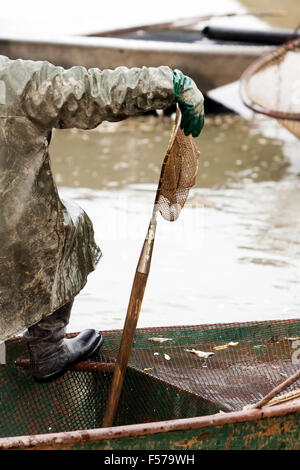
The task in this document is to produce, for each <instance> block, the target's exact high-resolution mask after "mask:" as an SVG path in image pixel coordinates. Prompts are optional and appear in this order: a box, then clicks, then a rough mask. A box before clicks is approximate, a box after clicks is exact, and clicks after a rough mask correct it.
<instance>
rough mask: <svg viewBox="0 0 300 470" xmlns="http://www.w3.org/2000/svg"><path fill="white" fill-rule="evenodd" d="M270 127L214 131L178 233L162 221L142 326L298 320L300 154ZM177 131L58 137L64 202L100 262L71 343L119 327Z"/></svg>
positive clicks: (244, 125) (208, 131)
mask: <svg viewBox="0 0 300 470" xmlns="http://www.w3.org/2000/svg"><path fill="white" fill-rule="evenodd" d="M269 122H270V121H269V120H265V121H264V120H262V119H258V120H256V121H253V122H247V121H245V120H243V119H242V118H239V117H233V116H232V117H231V116H217V117H215V118H208V119H207V121H206V126H205V130H204V131H203V133H202V135H201V137H200V138H198V139H197V145H198V147H199V150H200V151H201V157H200V166H199V175H198V180H197V185H196V187H195V188H194V189H193V190H192V191H191V195H190V199H189V202H188V204H187V205H186V207H185V208H184V210H183V212H182V213H181V216H180V219H179V220H178V221H177V222H175V223H170V222H166V221H164V220H163V219H162V218H160V219H159V224H158V233H157V238H156V242H155V249H154V255H153V262H152V267H151V273H150V276H149V281H148V285H147V289H146V294H145V299H144V303H143V309H142V313H141V316H140V321H139V326H158V325H170V324H178V325H179V324H199V323H213V322H231V321H246V320H262V319H277V318H293V317H298V316H299V311H298V309H299V305H300V297H299V294H298V292H299V275H298V273H299V268H300V240H299V235H298V233H299V228H300V218H299V212H298V211H299V206H300V178H299V175H300V158H299V155H300V144H299V143H298V141H297V140H296V139H295V138H294V137H292V136H290V135H289V134H288V133H287V132H286V133H283V134H282V131H280V132H279V130H280V129H281V128H280V127H279V125H276V124H274V123H273V121H272V125H271V126H270V125H269ZM264 123H265V128H264V127H263V124H264ZM171 126H172V121H171V119H170V118H168V117H157V118H155V117H152V116H150V117H144V118H137V119H131V120H128V121H125V122H122V123H116V124H109V123H105V124H104V125H102V126H100V127H99V128H98V129H96V130H94V131H89V132H84V131H74V130H72V131H56V132H55V133H54V136H53V141H52V144H51V151H52V166H53V171H54V174H55V178H56V181H57V184H58V186H59V189H60V193H61V195H62V196H63V197H70V198H72V199H74V200H75V201H76V202H77V203H78V204H79V205H80V206H82V207H83V208H84V209H85V210H86V212H87V213H88V214H89V216H90V218H91V219H92V221H93V223H94V228H95V234H96V240H97V242H98V243H99V245H100V247H101V249H102V250H103V253H104V256H103V259H102V260H101V261H100V263H99V265H98V268H97V270H96V271H95V272H94V273H92V274H91V275H90V276H89V281H88V284H87V285H86V287H85V288H84V290H83V291H82V292H81V293H80V295H79V296H78V297H77V300H76V303H75V306H74V311H73V315H72V320H71V323H70V326H69V331H77V330H80V329H82V328H85V327H95V328H100V329H101V328H102V329H110V328H122V327H123V322H124V319H125V315H126V309H127V303H128V298H129V293H130V288H131V284H132V280H133V276H134V272H135V267H136V263H137V260H138V257H139V253H140V250H141V246H142V243H143V239H144V236H145V232H146V229H147V225H148V220H149V216H150V214H151V209H152V203H153V199H154V196H155V189H156V184H157V181H158V177H159V172H160V165H161V162H162V158H163V156H164V154H165V150H166V147H167V143H168V139H169V134H170V129H171Z"/></svg>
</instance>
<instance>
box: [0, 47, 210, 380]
mask: <svg viewBox="0 0 300 470" xmlns="http://www.w3.org/2000/svg"><path fill="white" fill-rule="evenodd" d="M176 102H178V103H179V106H180V108H181V111H182V124H181V127H182V128H183V130H184V132H185V134H186V135H189V134H191V135H192V136H194V137H197V136H198V135H199V133H200V131H201V129H202V127H203V124H204V110H203V96H202V94H201V92H200V91H199V90H198V88H197V87H196V85H195V83H194V82H193V80H191V79H190V78H189V77H187V76H185V75H183V73H182V72H181V71H179V70H171V69H170V68H169V67H166V66H161V67H157V68H152V67H151V68H147V67H142V68H131V69H128V68H126V67H118V68H116V69H115V70H102V71H101V70H99V69H97V68H92V69H89V70H86V69H85V68H84V67H79V66H78V67H72V68H70V69H69V70H65V69H63V68H62V67H57V66H54V65H52V64H51V63H49V62H43V61H39V62H34V61H30V60H20V59H18V60H10V59H9V58H7V57H4V56H0V342H1V341H4V340H6V339H8V338H10V337H11V336H13V335H15V334H19V333H21V332H24V330H25V329H26V328H27V330H26V332H25V334H24V336H25V338H26V340H27V345H28V349H29V356H30V368H31V372H32V375H33V378H34V380H36V381H48V380H52V379H53V378H55V377H57V376H58V375H60V374H62V373H63V372H64V371H65V370H66V369H67V368H68V367H69V366H70V365H71V364H74V363H76V362H78V361H80V360H83V359H84V358H87V357H89V356H91V355H92V354H93V353H95V352H96V351H97V350H98V348H99V347H100V346H101V344H102V342H103V338H102V335H101V333H99V332H97V331H95V330H92V329H87V330H84V331H82V332H81V333H80V334H79V335H77V336H76V337H73V338H67V339H66V338H65V335H66V326H67V324H68V322H69V318H70V313H71V309H72V305H73V301H74V297H75V296H76V295H77V294H78V293H79V292H80V291H81V289H82V288H83V287H84V285H85V284H86V281H87V276H88V274H89V273H90V272H91V271H93V270H94V269H95V267H96V264H97V262H98V261H99V259H100V257H101V251H100V249H99V248H98V246H97V245H96V243H95V241H94V232H93V227H92V223H91V221H90V219H89V218H88V216H87V215H86V214H85V213H84V211H83V210H81V209H80V208H79V207H77V206H76V205H74V204H73V203H71V202H67V201H65V200H62V199H60V198H59V195H58V192H57V187H56V185H55V182H54V180H53V176H52V172H51V167H50V161H49V145H50V140H51V133H52V129H54V128H55V129H69V128H73V127H74V128H79V129H94V128H95V127H97V126H98V125H99V124H101V122H103V121H110V122H115V121H121V120H123V119H126V118H128V117H130V116H137V115H139V114H141V113H144V112H146V111H150V110H156V109H165V108H168V107H170V106H171V105H173V104H174V103H176Z"/></svg>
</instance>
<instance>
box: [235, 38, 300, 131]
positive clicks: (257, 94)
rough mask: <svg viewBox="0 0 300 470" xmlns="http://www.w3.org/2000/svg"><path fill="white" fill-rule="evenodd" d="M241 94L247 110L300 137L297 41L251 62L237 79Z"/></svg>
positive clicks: (299, 72) (298, 55)
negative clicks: (273, 119) (279, 124)
mask: <svg viewBox="0 0 300 470" xmlns="http://www.w3.org/2000/svg"><path fill="white" fill-rule="evenodd" d="M240 92H241V97H242V100H243V102H244V103H245V105H246V106H247V107H248V108H250V109H252V110H253V111H255V112H257V113H261V114H264V115H266V116H269V117H272V118H275V119H277V120H278V121H279V122H280V123H281V124H282V125H283V126H284V127H286V128H287V129H288V130H289V131H290V132H292V133H293V134H294V135H295V136H297V137H298V138H300V39H295V40H291V41H289V42H287V43H286V44H284V45H282V46H280V47H278V48H277V49H276V50H275V51H273V52H271V53H268V54H267V55H265V56H263V57H261V58H259V59H258V60H256V61H255V62H253V63H252V64H251V65H250V66H249V67H248V68H247V69H246V71H245V72H244V73H243V75H242V77H241V79H240Z"/></svg>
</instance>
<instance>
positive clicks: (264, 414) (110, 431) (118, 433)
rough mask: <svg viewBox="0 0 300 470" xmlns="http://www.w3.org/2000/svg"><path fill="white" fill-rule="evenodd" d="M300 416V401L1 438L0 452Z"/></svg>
mask: <svg viewBox="0 0 300 470" xmlns="http://www.w3.org/2000/svg"><path fill="white" fill-rule="evenodd" d="M297 413H300V400H299V399H297V400H293V402H291V403H289V404H283V405H282V404H281V405H275V406H272V407H266V408H262V409H254V410H242V411H235V412H230V413H225V414H223V413H218V414H213V415H208V416H199V417H194V418H183V419H175V420H168V421H156V422H153V423H141V424H130V425H125V426H115V427H109V428H96V429H87V430H77V431H69V432H59V433H49V434H34V435H28V436H14V437H4V438H0V449H1V450H9V449H25V448H27V449H34V448H38V447H45V446H50V447H53V448H55V447H61V446H71V445H73V444H78V443H80V444H82V443H88V442H96V441H105V440H112V439H126V438H137V437H143V436H146V435H152V434H158V433H166V432H173V431H189V430H197V429H202V428H204V427H218V426H224V425H227V424H235V423H241V422H247V421H258V420H262V419H267V418H273V417H280V416H286V415H289V414H297Z"/></svg>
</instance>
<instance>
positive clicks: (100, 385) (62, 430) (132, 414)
mask: <svg viewBox="0 0 300 470" xmlns="http://www.w3.org/2000/svg"><path fill="white" fill-rule="evenodd" d="M185 328H186V330H187V331H188V330H189V329H191V328H193V330H194V331H196V335H197V337H199V338H200V337H201V335H202V334H203V335H204V336H205V337H206V338H208V337H209V335H211V337H213V335H215V334H216V332H217V334H218V338H219V340H220V341H221V342H224V341H228V339H236V338H237V337H238V338H240V340H241V341H245V343H244V345H245V344H249V338H251V336H253V335H254V334H255V333H257V332H258V331H261V330H264V332H265V333H264V334H266V335H267V337H268V338H269V337H270V335H271V338H275V341H276V342H277V341H278V351H280V354H282V358H283V359H284V354H285V353H284V349H285V347H284V344H283V342H281V339H280V338H279V337H278V336H276V337H274V334H275V333H276V332H277V333H278V331H279V329H280V331H281V332H282V335H283V338H285V341H286V338H287V337H286V335H287V336H288V340H290V339H291V338H296V337H298V336H299V333H300V321H297V320H293V321H286V322H278V321H276V322H258V323H257V322H252V323H246V324H244V325H243V324H228V325H225V326H224V325H219V326H218V325H202V326H199V327H185ZM158 330H159V331H158ZM166 331H168V333H169V334H170V331H172V336H173V338H174V342H175V341H177V339H176V331H177V328H176V327H173V328H172V330H170V329H168V330H167V329H166V328H160V329H155V333H156V334H159V335H162V336H164V335H166ZM177 333H178V341H179V340H180V339H181V338H182V336H183V334H182V327H181V328H180V329H178V332H177ZM149 335H152V336H153V332H152V330H151V329H141V330H137V336H136V338H135V347H136V348H139V347H140V346H141V345H144V344H145V342H146V343H148V344H149V342H148V341H147V339H148V338H149ZM120 337H121V331H111V332H104V345H106V346H105V347H106V348H107V351H108V350H111V348H113V349H114V350H117V348H118V344H119V341H120ZM268 341H269V340H268ZM272 341H273V340H272ZM156 347H157V346H155V348H156ZM243 347H244V346H243ZM272 348H273V346H272V345H271V346H270V350H269V351H268V354H267V356H268V357H270V361H271V367H277V366H275V365H274V364H275V362H274V356H272V355H270V354H269V353H270V351H271V350H272ZM236 351H237V350H236V349H235V352H234V354H235V357H237V354H238V353H237V352H236ZM249 351H250V350H248V352H246V354H247V357H250V356H249ZM255 351H257V353H255V354H257V355H258V356H257V357H261V354H262V351H261V350H259V349H257V350H255ZM289 351H292V350H291V349H289ZM26 355H27V352H26V346H25V343H24V340H23V339H22V338H15V339H12V340H10V341H8V342H7V343H6V364H3V365H0V384H1V387H0V402H1V407H0V449H103V450H117V449H124V450H137V449H140V450H154V449H157V450H159V449H160V450H167V449H170V450H188V449H189V450H200V449H215V450H221V449H293V450H296V449H300V442H299V432H300V419H299V418H300V400H299V399H295V400H293V401H290V402H287V403H282V404H277V405H275V406H269V407H265V408H263V409H262V410H257V409H252V410H241V411H233V412H224V409H225V408H224V407H222V406H221V405H220V403H218V402H217V401H216V402H212V401H210V400H208V399H204V398H203V397H199V396H196V395H195V394H193V393H191V392H188V391H186V390H183V389H180V388H179V387H178V386H176V385H175V386H174V385H172V384H170V383H167V382H166V381H165V380H161V379H158V378H156V377H155V376H150V373H147V372H145V371H139V370H138V369H136V368H135V367H132V366H130V367H129V368H128V370H127V374H126V380H125V385H124V389H123V393H122V396H121V402H120V408H121V410H122V412H120V415H119V417H118V420H117V422H116V426H114V427H111V428H101V423H102V418H103V414H104V411H105V403H106V401H107V393H108V382H109V383H110V379H109V380H107V379H108V378H111V372H112V371H113V368H114V364H113V362H111V363H110V364H108V365H107V363H102V362H87V363H84V362H83V363H80V364H78V365H76V366H73V368H72V370H70V371H68V372H67V373H66V374H65V375H64V376H63V377H61V378H59V379H57V380H56V381H54V382H51V383H50V384H36V383H34V382H33V380H32V379H31V376H30V374H29V372H28V370H27V369H26V367H25V366H26V365H28V360H26V359H25V360H24V359H22V360H21V358H24V357H26ZM126 383H127V385H126ZM145 404H146V405H145ZM222 408H223V412H220V410H222ZM225 411H226V409H225ZM158 418H160V419H158ZM120 423H121V424H120Z"/></svg>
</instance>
